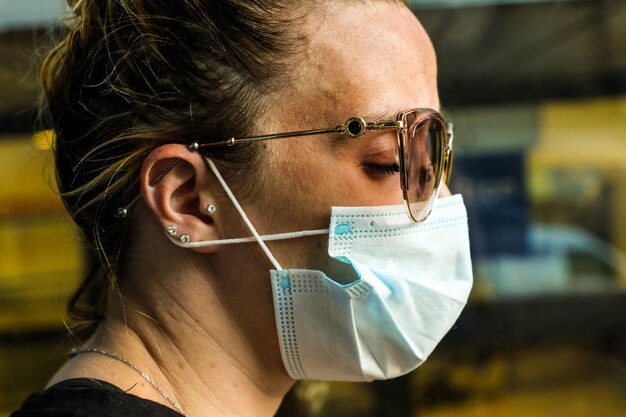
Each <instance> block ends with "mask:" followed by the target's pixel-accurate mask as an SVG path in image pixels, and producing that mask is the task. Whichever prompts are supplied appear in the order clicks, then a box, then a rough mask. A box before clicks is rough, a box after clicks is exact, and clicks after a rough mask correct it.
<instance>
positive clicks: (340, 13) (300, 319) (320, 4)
mask: <svg viewBox="0 0 626 417" xmlns="http://www.w3.org/2000/svg"><path fill="white" fill-rule="evenodd" d="M70 6H71V10H72V18H71V19H69V20H68V31H67V34H66V36H65V37H64V38H63V39H62V40H61V41H60V43H59V44H58V45H57V46H56V47H55V48H54V49H53V50H52V51H51V52H50V53H49V54H48V55H47V57H46V59H45V61H44V63H43V66H42V70H41V77H42V83H43V88H44V92H45V97H46V102H47V113H48V114H49V117H50V120H51V123H52V126H53V130H54V133H55V144H54V154H55V166H56V170H57V179H58V180H57V182H58V187H59V192H60V195H61V197H62V199H63V201H64V203H65V205H66V207H67V210H68V211H69V213H70V214H71V216H72V218H73V220H74V221H75V222H76V223H77V224H78V226H79V227H80V228H81V230H82V231H83V232H84V235H85V240H86V241H87V242H88V243H89V245H90V246H91V247H92V248H93V249H94V250H95V252H96V253H97V255H98V257H97V258H96V261H94V263H93V267H92V268H91V269H90V271H89V273H88V274H87V276H86V277H85V279H84V281H83V282H82V284H81V286H80V288H79V289H78V290H77V292H76V293H75V294H74V295H73V297H72V299H71V300H70V307H71V308H70V312H71V313H72V316H73V317H74V319H76V320H77V321H76V323H77V327H76V328H75V332H76V334H77V335H78V334H81V335H85V336H86V337H87V340H86V342H85V343H84V344H83V345H82V346H79V347H77V348H75V349H73V350H72V351H71V352H70V359H69V360H68V361H67V362H66V363H65V364H64V365H63V366H62V368H61V369H60V370H59V371H58V372H57V373H56V375H55V376H54V377H53V378H52V379H51V381H50V382H49V385H48V387H47V389H46V390H45V391H43V392H40V393H35V394H33V395H32V396H31V397H29V398H28V399H27V400H26V402H25V403H24V404H23V405H22V407H21V409H20V410H18V411H15V412H14V413H13V414H12V416H13V417H28V416H61V415H63V416H68V415H72V416H87V415H89V416H95V415H97V416H122V415H124V416H125V415H135V416H148V415H150V416H179V415H184V416H194V417H195V416H211V415H219V416H269V415H273V414H274V413H275V412H276V410H277V408H278V406H279V405H280V403H281V400H282V398H283V397H284V395H285V394H286V392H287V391H288V390H289V389H290V387H291V386H292V385H293V384H294V381H295V380H297V379H318V380H345V381H371V380H374V379H387V378H393V377H395V376H398V375H402V374H405V373H407V372H410V371H411V370H413V369H415V368H416V367H417V366H418V365H419V364H421V363H422V362H423V361H424V360H425V359H426V358H427V357H428V355H429V354H430V352H431V351H432V350H433V349H434V347H435V346H436V344H437V343H438V342H439V340H441V338H443V336H444V335H445V333H446V332H447V331H448V329H449V328H450V327H451V326H452V325H453V324H454V322H455V320H456V319H457V317H458V315H459V314H460V311H461V309H462V308H463V306H464V305H465V302H466V300H467V297H468V294H469V291H470V288H471V281H472V277H471V263H470V260H469V244H468V238H467V217H466V214H465V210H464V206H463V202H462V198H461V197H460V196H451V194H450V192H449V190H448V189H447V187H446V185H445V180H446V178H447V176H448V175H449V172H450V171H449V169H450V165H451V162H452V161H451V157H452V130H451V127H450V125H448V124H446V122H445V121H444V119H443V117H442V116H441V114H440V113H439V111H438V110H439V107H440V103H439V98H438V93H437V77H436V76H437V70H436V58H435V52H434V50H433V47H432V44H431V42H430V40H429V38H428V36H427V34H426V32H425V30H424V29H423V27H422V26H421V25H420V23H419V22H418V20H417V19H416V17H415V16H414V14H413V13H412V12H411V10H410V9H409V8H408V7H407V5H406V4H405V3H403V2H401V1H394V0H388V1H384V0H371V1H367V0H363V1H356V0H355V1H347V0H346V1H324V0H316V1H313V0H309V1H287V0H284V1H283V0H255V1H250V2H242V1H239V0H237V1H235V0H221V1H219V2H215V1H211V2H209V1H202V0H193V1H192V0H185V1H177V2H154V1H147V0H107V1H94V0H71V1H70Z"/></svg>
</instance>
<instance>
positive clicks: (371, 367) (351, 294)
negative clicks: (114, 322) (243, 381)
mask: <svg viewBox="0 0 626 417" xmlns="http://www.w3.org/2000/svg"><path fill="white" fill-rule="evenodd" d="M207 163H208V165H209V167H210V168H211V169H212V170H213V172H214V173H215V175H216V176H217V178H218V179H219V181H220V183H221V184H222V186H223V187H224V189H225V191H226V193H227V194H228V195H229V197H230V198H231V200H232V202H233V204H235V207H237V209H238V210H239V212H240V214H241V215H242V218H243V219H244V221H245V222H246V224H247V225H248V227H249V228H250V230H251V232H252V234H253V235H254V237H253V238H243V239H231V240H227V241H224V240H221V241H207V242H193V243H188V244H181V243H180V242H178V241H176V240H173V239H172V241H173V242H174V243H176V244H178V245H179V246H183V247H199V246H208V245H215V244H224V243H238V242H249V241H254V240H256V241H257V242H259V244H260V245H261V247H262V248H263V250H264V251H265V252H266V254H268V257H269V258H270V261H272V263H273V264H274V266H275V269H274V270H271V271H270V277H271V282H272V290H273V298H274V310H275V315H276V326H277V329H278V336H279V341H280V348H281V354H282V359H283V363H284V365H285V368H286V370H287V372H288V373H289V375H290V376H291V377H292V378H294V379H316V380H334V381H371V380H374V379H389V378H394V377H397V376H400V375H403V374H406V373H408V372H410V371H412V370H414V369H415V368H417V367H418V366H419V365H420V364H422V363H423V362H424V361H425V360H426V359H427V358H428V356H429V355H430V353H431V352H432V351H433V349H434V348H435V346H437V344H438V343H439V342H440V341H441V339H442V338H443V337H444V336H445V334H446V333H447V332H448V330H450V328H451V327H452V325H453V324H454V323H455V322H456V320H457V318H458V316H459V314H460V313H461V310H462V309H463V307H464V306H465V303H466V302H467V298H468V296H469V293H470V289H471V286H472V268H471V261H470V253H469V238H468V229H467V214H466V211H465V206H464V204H463V200H462V198H461V196H460V195H457V196H454V197H449V198H445V199H440V200H437V202H436V203H435V205H434V207H433V211H432V213H431V214H430V216H429V217H428V219H427V220H426V221H424V222H423V223H419V224H416V223H412V222H411V221H410V220H409V219H408V218H407V215H406V212H405V209H404V207H403V206H401V205H400V206H380V207H333V208H332V211H331V221H330V228H329V229H328V230H313V231H305V232H297V233H286V234H280V235H269V236H259V234H258V233H257V232H256V230H255V229H254V227H253V226H252V224H251V223H250V221H249V219H248V218H247V216H246V215H245V213H244V212H243V210H242V209H241V207H240V205H239V203H238V202H237V200H236V199H235V197H234V195H233V194H232V193H231V192H230V189H229V188H228V186H227V185H226V183H225V182H224V181H223V179H222V177H221V175H220V174H219V172H218V170H217V169H216V167H215V165H213V163H212V162H211V161H210V160H207ZM321 233H328V234H329V245H328V253H329V255H330V256H331V257H332V258H334V259H336V260H337V261H339V262H341V263H342V265H345V266H347V267H349V268H345V269H347V270H348V271H349V273H348V274H347V275H346V276H344V277H341V276H338V275H336V274H333V276H332V278H331V277H329V276H328V275H326V274H325V273H324V272H322V271H318V270H307V269H282V268H281V267H280V264H278V262H277V261H276V259H275V258H274V257H273V256H272V255H271V252H270V251H269V249H267V246H266V245H265V243H264V240H272V239H287V238H294V237H300V236H306V235H315V234H321ZM355 276H356V279H355V278H354V277H355Z"/></svg>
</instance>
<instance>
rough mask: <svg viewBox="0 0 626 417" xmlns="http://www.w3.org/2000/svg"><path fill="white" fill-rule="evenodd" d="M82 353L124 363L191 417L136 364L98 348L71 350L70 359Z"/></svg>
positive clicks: (180, 411) (178, 409)
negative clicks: (98, 355)
mask: <svg viewBox="0 0 626 417" xmlns="http://www.w3.org/2000/svg"><path fill="white" fill-rule="evenodd" d="M81 353H99V354H101V355H104V356H108V357H109V358H113V359H116V360H118V361H120V362H122V363H123V364H124V365H126V366H128V367H129V368H132V369H133V370H134V371H135V372H137V373H138V374H139V375H141V377H142V378H143V379H145V380H146V382H148V384H150V385H152V387H153V388H154V389H155V390H157V391H158V392H159V394H161V395H162V396H163V398H165V399H166V400H167V401H168V402H169V403H170V404H172V406H173V407H174V408H175V409H176V410H177V411H178V412H179V413H180V414H182V415H183V416H185V417H189V415H188V414H187V413H186V412H185V411H184V410H183V409H182V407H181V406H180V404H178V403H177V402H176V401H175V400H174V399H173V398H172V397H170V396H169V395H167V393H166V392H165V391H163V390H162V389H161V387H159V386H158V385H157V384H156V382H154V381H153V380H152V378H150V376H149V375H148V374H146V373H145V372H143V371H142V370H141V369H139V368H138V367H137V366H136V365H135V364H133V363H132V362H130V361H128V360H127V359H124V358H123V357H121V356H119V355H117V354H115V353H111V352H107V351H106V350H102V349H98V348H74V349H72V350H70V352H69V356H70V358H73V357H74V356H76V355H79V354H81Z"/></svg>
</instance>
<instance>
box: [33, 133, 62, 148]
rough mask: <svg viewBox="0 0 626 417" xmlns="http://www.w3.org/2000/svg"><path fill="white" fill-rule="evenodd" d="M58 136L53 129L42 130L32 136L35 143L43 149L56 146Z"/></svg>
mask: <svg viewBox="0 0 626 417" xmlns="http://www.w3.org/2000/svg"><path fill="white" fill-rule="evenodd" d="M55 139H56V136H55V134H54V131H52V130H41V131H39V132H37V133H35V134H34V135H33V137H32V142H33V145H35V147H36V148H37V149H40V150H42V151H49V150H51V149H52V148H53V147H54V140H55Z"/></svg>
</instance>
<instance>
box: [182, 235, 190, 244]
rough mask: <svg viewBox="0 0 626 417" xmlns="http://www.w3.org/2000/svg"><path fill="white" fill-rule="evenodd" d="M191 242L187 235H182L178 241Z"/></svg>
mask: <svg viewBox="0 0 626 417" xmlns="http://www.w3.org/2000/svg"><path fill="white" fill-rule="evenodd" d="M189 242H191V238H190V237H189V235H182V236H181V237H180V243H183V244H184V243H189Z"/></svg>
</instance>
